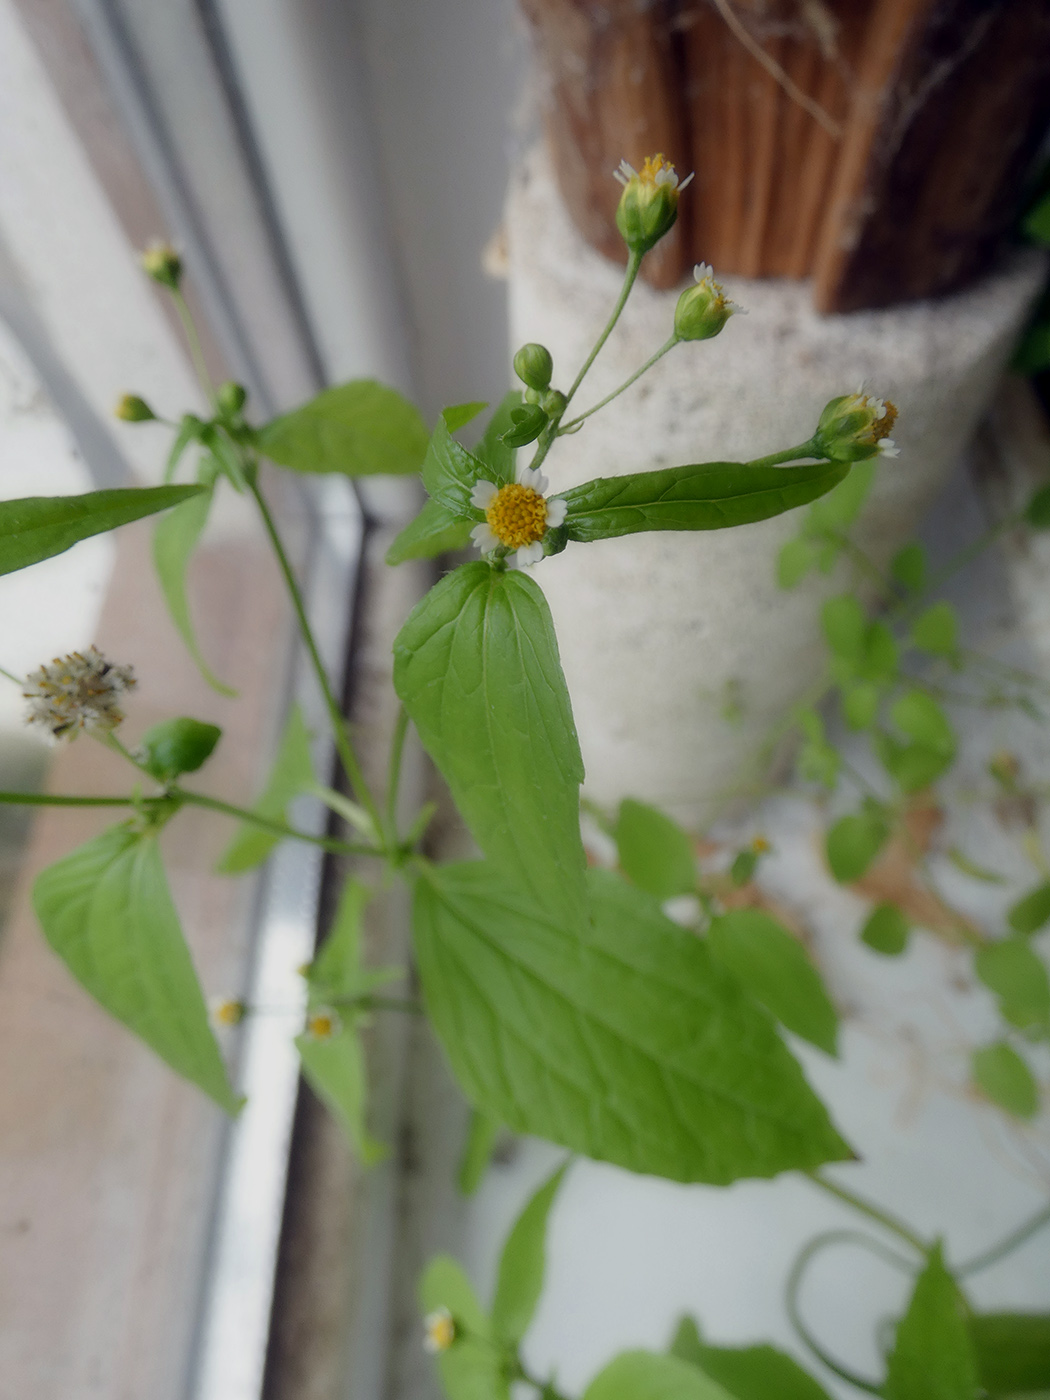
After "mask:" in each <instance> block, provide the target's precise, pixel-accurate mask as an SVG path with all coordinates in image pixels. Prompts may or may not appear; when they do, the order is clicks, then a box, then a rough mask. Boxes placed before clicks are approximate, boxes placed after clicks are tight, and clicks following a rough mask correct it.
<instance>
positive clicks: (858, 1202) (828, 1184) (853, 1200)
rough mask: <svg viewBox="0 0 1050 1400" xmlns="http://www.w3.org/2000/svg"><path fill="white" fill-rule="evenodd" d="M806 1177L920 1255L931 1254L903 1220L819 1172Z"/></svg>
mask: <svg viewBox="0 0 1050 1400" xmlns="http://www.w3.org/2000/svg"><path fill="white" fill-rule="evenodd" d="M805 1176H806V1178H807V1180H809V1181H811V1182H812V1183H813V1185H814V1186H819V1187H820V1189H821V1190H822V1191H826V1192H827V1193H828V1195H829V1196H834V1197H835V1198H836V1199H837V1200H840V1201H843V1202H845V1204H846V1205H848V1206H851V1207H852V1208H853V1209H854V1210H856V1211H859V1212H860V1214H861V1215H866V1216H867V1217H868V1219H869V1220H874V1221H875V1222H876V1223H877V1224H879V1225H881V1226H882V1227H883V1229H885V1230H889V1231H890V1233H891V1234H894V1235H896V1236H897V1238H898V1239H900V1240H903V1241H904V1242H905V1244H908V1245H910V1246H911V1247H912V1249H915V1250H918V1252H919V1253H920V1254H923V1255H925V1254H927V1253H928V1252H929V1245H927V1244H926V1243H925V1241H923V1240H922V1239H920V1237H919V1236H918V1235H917V1234H916V1233H915V1231H914V1230H912V1229H911V1227H910V1226H908V1225H906V1224H905V1223H904V1221H903V1220H898V1219H897V1218H896V1216H893V1215H890V1214H888V1212H886V1211H884V1210H883V1209H882V1208H881V1207H880V1206H876V1205H873V1204H872V1203H871V1201H866V1200H865V1199H864V1198H863V1196H857V1195H854V1193H853V1192H852V1191H849V1190H847V1189H846V1187H845V1186H839V1185H838V1184H837V1183H836V1182H834V1181H829V1180H828V1179H827V1177H823V1176H820V1175H819V1174H818V1173H817V1172H806V1173H805Z"/></svg>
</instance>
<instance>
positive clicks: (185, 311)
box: [171, 287, 216, 406]
mask: <svg viewBox="0 0 1050 1400" xmlns="http://www.w3.org/2000/svg"><path fill="white" fill-rule="evenodd" d="M171 299H172V301H173V302H174V303H175V310H176V311H177V312H178V316H179V320H180V321H181V322H182V329H183V332H184V333H185V336H186V344H187V345H188V346H189V351H190V359H191V360H192V361H193V368H194V371H195V372H196V375H197V378H198V380H199V381H200V386H201V388H202V389H203V390H204V397H205V398H206V399H207V400H208V402H209V403H210V404H212V405H213V406H215V405H216V399H215V385H214V384H213V383H212V382H211V375H210V374H209V373H208V366H207V363H206V362H205V359H204V347H203V346H202V345H201V338H200V336H199V335H198V334H197V326H196V324H195V322H194V320H193V316H192V314H191V313H190V308H189V307H188V306H187V305H186V298H185V297H184V296H183V295H182V293H181V292H180V291H179V289H178V287H172V289H171Z"/></svg>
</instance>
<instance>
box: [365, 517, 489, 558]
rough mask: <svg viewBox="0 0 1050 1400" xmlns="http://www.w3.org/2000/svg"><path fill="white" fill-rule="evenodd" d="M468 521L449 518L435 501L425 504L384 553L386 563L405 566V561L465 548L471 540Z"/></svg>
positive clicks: (459, 518)
mask: <svg viewBox="0 0 1050 1400" xmlns="http://www.w3.org/2000/svg"><path fill="white" fill-rule="evenodd" d="M470 530H471V522H470V521H469V520H464V519H463V517H462V516H459V515H452V514H451V513H450V512H449V511H447V510H446V509H445V507H444V506H443V505H439V504H438V502H437V501H427V503H426V505H425V506H424V507H423V509H422V510H421V511H420V512H419V514H418V515H417V516H416V518H415V519H414V520H412V521H410V522H409V523H408V524H407V525H406V526H405V528H404V529H403V530H402V531H401V533H400V534H399V535H398V536H397V538H396V539H395V540H394V542H393V544H392V545H391V546H390V548H389V549H388V550H387V552H386V562H387V563H388V564H404V563H405V562H406V560H408V559H433V558H434V557H435V555H438V554H451V553H453V551H455V550H457V549H465V548H466V546H467V544H468V543H469V541H470Z"/></svg>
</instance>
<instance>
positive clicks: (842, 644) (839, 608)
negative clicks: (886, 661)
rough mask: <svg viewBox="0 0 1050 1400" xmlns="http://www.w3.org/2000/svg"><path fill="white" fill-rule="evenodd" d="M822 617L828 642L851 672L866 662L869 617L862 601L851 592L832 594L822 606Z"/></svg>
mask: <svg viewBox="0 0 1050 1400" xmlns="http://www.w3.org/2000/svg"><path fill="white" fill-rule="evenodd" d="M820 621H821V625H822V626H823V629H824V636H825V638H826V639H827V643H828V646H829V647H830V648H831V650H832V651H833V652H834V653H835V655H836V657H838V658H839V660H841V661H843V662H845V663H846V665H847V666H848V667H849V669H850V671H851V672H855V671H859V670H860V668H861V666H862V664H863V662H864V652H865V645H866V642H867V635H868V619H867V616H866V615H865V612H864V609H863V608H862V607H861V605H860V601H859V600H858V599H857V598H855V597H854V596H853V594H852V593H843V594H842V595H841V596H839V597H837V598H829V599H828V600H827V602H826V603H825V604H824V606H823V607H822V608H821V610H820Z"/></svg>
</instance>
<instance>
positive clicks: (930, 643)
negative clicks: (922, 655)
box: [911, 603, 959, 656]
mask: <svg viewBox="0 0 1050 1400" xmlns="http://www.w3.org/2000/svg"><path fill="white" fill-rule="evenodd" d="M911 640H912V645H913V646H917V647H920V648H921V649H922V650H923V651H928V652H929V653H930V655H931V656H953V655H954V654H955V652H956V651H957V650H958V648H959V615H958V613H957V612H956V611H955V609H954V608H953V607H952V605H951V603H934V605H933V607H931V608H927V609H926V611H925V612H923V613H920V614H919V616H918V617H917V618H916V620H915V625H914V626H913V627H912V629H911Z"/></svg>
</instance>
